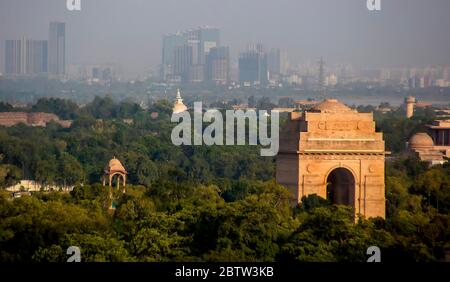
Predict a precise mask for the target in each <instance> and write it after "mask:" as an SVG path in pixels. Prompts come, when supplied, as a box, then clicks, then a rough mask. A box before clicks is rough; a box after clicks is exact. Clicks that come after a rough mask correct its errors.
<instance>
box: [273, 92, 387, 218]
mask: <svg viewBox="0 0 450 282" xmlns="http://www.w3.org/2000/svg"><path fill="white" fill-rule="evenodd" d="M385 154H386V152H385V144H384V140H383V135H382V133H380V132H376V131H375V122H374V120H373V114H372V113H359V112H357V111H356V110H353V109H351V108H349V107H347V106H346V105H344V104H342V103H340V102H339V101H337V100H336V99H327V100H324V101H323V102H321V103H318V104H316V105H315V106H313V107H312V108H311V109H309V110H305V111H303V112H292V113H290V114H289V119H288V121H287V122H286V124H285V125H284V127H283V128H282V130H281V132H280V150H279V153H278V155H277V170H276V179H277V182H278V183H280V184H282V185H284V186H285V187H286V188H288V189H289V190H290V191H291V192H292V195H293V199H292V201H293V203H294V204H297V203H299V202H300V201H301V199H302V197H303V196H307V195H310V194H317V195H318V196H321V197H323V198H326V199H328V200H329V201H330V202H332V203H334V204H341V205H349V206H351V207H353V209H354V212H355V216H358V215H361V216H363V217H382V218H384V217H385V187H384V169H385V165H384V162H385Z"/></svg>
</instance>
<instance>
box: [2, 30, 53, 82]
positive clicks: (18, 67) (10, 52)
mask: <svg viewBox="0 0 450 282" xmlns="http://www.w3.org/2000/svg"><path fill="white" fill-rule="evenodd" d="M46 72H47V41H45V40H31V39H25V38H22V39H20V40H6V41H5V73H6V74H21V75H25V74H28V75H32V74H39V73H46Z"/></svg>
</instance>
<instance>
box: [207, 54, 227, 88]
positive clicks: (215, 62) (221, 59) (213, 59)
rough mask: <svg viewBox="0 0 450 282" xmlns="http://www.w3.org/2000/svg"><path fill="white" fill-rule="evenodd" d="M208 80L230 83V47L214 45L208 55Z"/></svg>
mask: <svg viewBox="0 0 450 282" xmlns="http://www.w3.org/2000/svg"><path fill="white" fill-rule="evenodd" d="M206 70H207V71H206V73H207V76H206V77H207V80H208V81H213V82H216V83H221V84H224V83H228V81H229V80H230V51H229V48H228V47H213V48H211V49H210V50H209V53H208V55H207V56H206Z"/></svg>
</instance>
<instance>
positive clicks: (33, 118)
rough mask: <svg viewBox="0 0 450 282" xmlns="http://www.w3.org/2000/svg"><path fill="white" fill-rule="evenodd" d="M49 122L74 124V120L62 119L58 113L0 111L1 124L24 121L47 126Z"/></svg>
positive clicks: (30, 124) (10, 124)
mask: <svg viewBox="0 0 450 282" xmlns="http://www.w3.org/2000/svg"><path fill="white" fill-rule="evenodd" d="M49 122H56V123H58V124H59V125H61V126H62V127H65V128H69V127H70V126H71V125H72V121H70V120H60V119H59V117H58V116H57V115H55V114H50V113H39V112H37V113H25V112H0V126H6V127H10V126H15V125H18V124H20V123H22V124H25V125H28V126H41V127H45V126H46V125H47V123H49Z"/></svg>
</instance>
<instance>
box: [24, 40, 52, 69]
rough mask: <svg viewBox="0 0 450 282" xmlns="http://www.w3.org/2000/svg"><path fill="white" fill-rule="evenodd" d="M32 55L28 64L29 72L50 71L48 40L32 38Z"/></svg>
mask: <svg viewBox="0 0 450 282" xmlns="http://www.w3.org/2000/svg"><path fill="white" fill-rule="evenodd" d="M28 44H30V49H31V51H30V52H31V55H30V56H29V61H30V63H29V64H28V71H27V72H28V73H32V74H42V73H47V72H48V42H47V40H31V42H30V43H28Z"/></svg>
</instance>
